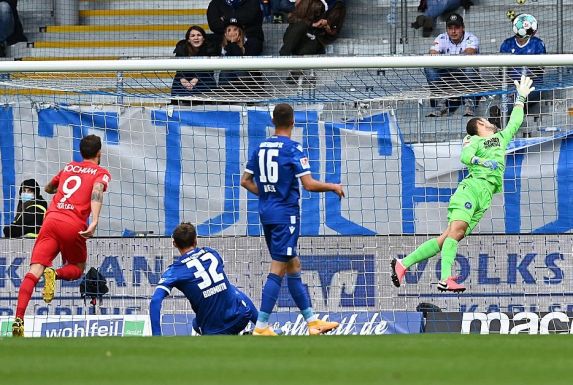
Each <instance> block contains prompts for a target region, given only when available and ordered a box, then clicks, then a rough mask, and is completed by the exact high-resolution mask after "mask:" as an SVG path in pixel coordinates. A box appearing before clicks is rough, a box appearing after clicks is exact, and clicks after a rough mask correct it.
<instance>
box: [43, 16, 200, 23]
mask: <svg viewBox="0 0 573 385" xmlns="http://www.w3.org/2000/svg"><path fill="white" fill-rule="evenodd" d="M206 22H207V18H206V16H204V15H192V14H191V15H187V14H184V15H168V14H165V15H156V16H153V17H151V16H150V15H147V16H146V15H140V16H136V15H133V16H119V15H116V16H112V15H108V16H83V17H80V24H82V25H136V24H137V25H141V24H149V25H154V24H181V25H186V26H190V25H193V24H205V23H206ZM52 24H53V23H52Z"/></svg>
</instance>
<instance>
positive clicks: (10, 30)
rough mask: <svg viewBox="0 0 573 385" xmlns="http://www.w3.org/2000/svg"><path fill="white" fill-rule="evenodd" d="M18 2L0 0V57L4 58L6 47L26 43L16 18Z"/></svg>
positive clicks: (17, 17)
mask: <svg viewBox="0 0 573 385" xmlns="http://www.w3.org/2000/svg"><path fill="white" fill-rule="evenodd" d="M17 6H18V0H0V57H4V56H6V47H8V46H10V45H13V44H16V43H19V42H21V41H28V39H26V36H24V29H23V28H22V23H21V22H20V17H19V16H18V9H17Z"/></svg>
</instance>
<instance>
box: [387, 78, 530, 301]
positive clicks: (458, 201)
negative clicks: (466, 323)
mask: <svg viewBox="0 0 573 385" xmlns="http://www.w3.org/2000/svg"><path fill="white" fill-rule="evenodd" d="M532 84H533V81H532V80H531V79H530V78H528V77H526V76H522V77H521V80H520V81H519V82H518V81H517V80H516V81H515V87H516V89H517V93H518V98H517V102H516V103H515V105H514V108H513V111H512V112H511V117H510V119H509V122H508V124H507V127H506V128H505V129H504V130H503V131H498V128H497V127H496V126H494V125H493V124H491V123H490V122H488V121H487V120H486V119H484V118H473V119H470V120H469V121H468V123H467V126H466V131H467V133H468V135H467V136H466V137H465V138H464V142H463V149H462V155H461V162H462V163H463V164H465V165H466V166H468V169H469V175H468V176H467V177H466V178H465V179H464V180H462V181H461V182H460V184H459V186H458V188H457V189H456V192H455V193H454V195H452V197H451V199H450V204H449V206H448V228H447V229H446V230H445V231H444V232H443V233H442V234H441V235H440V236H439V237H437V238H432V239H430V240H428V241H426V242H424V243H422V244H421V245H420V246H419V247H418V248H417V249H416V250H415V251H414V252H413V253H411V254H409V255H408V256H407V257H406V258H404V259H402V260H398V259H393V260H392V262H391V266H392V283H393V284H394V286H396V287H400V284H401V283H402V280H403V279H404V276H405V275H406V271H407V270H408V268H409V267H410V266H412V265H414V264H416V263H419V262H421V261H424V260H426V259H428V258H431V257H433V256H434V255H436V254H438V253H439V252H440V251H441V252H442V266H441V279H440V282H438V290H440V291H453V292H463V291H464V290H465V287H463V286H462V285H460V284H459V283H457V282H456V277H454V276H452V265H453V264H454V260H455V258H456V253H457V250H458V242H459V241H460V240H462V239H463V238H464V237H465V236H466V235H469V234H470V233H471V232H472V230H473V229H474V227H475V226H476V225H477V224H478V222H479V221H480V219H481V218H482V217H483V214H484V213H485V212H486V210H487V209H488V208H489V206H490V204H491V199H492V196H493V194H496V193H499V192H501V191H502V183H503V173H504V171H505V152H506V150H507V146H508V144H509V142H510V141H511V139H512V138H513V136H514V135H515V133H516V132H517V130H518V129H519V127H520V126H521V123H522V122H523V116H524V113H523V106H524V104H525V101H526V99H527V95H529V93H530V92H531V91H533V90H534V89H535V87H532V86H531V85H532Z"/></svg>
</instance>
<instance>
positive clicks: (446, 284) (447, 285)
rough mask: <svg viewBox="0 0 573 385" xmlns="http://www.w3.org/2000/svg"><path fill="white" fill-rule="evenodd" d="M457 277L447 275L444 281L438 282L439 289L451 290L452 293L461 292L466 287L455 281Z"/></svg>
mask: <svg viewBox="0 0 573 385" xmlns="http://www.w3.org/2000/svg"><path fill="white" fill-rule="evenodd" d="M457 279H458V277H448V279H446V280H445V281H440V282H438V290H439V291H451V292H454V293H463V292H464V291H466V288H465V287H464V286H463V285H460V284H459V283H457V282H456V281H457Z"/></svg>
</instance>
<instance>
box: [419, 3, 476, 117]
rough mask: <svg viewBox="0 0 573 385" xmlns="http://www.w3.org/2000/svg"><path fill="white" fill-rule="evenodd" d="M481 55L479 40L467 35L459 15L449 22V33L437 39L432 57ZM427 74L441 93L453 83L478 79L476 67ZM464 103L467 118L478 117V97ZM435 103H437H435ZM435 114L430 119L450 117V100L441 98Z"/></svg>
mask: <svg viewBox="0 0 573 385" xmlns="http://www.w3.org/2000/svg"><path fill="white" fill-rule="evenodd" d="M478 53H479V39H478V38H477V37H476V36H475V35H474V34H473V33H471V32H466V30H465V26H464V19H463V18H462V17H461V16H460V15H458V14H457V13H452V14H451V15H450V16H448V18H447V20H446V32H445V33H441V34H439V35H438V37H436V38H435V39H434V42H433V43H432V47H431V48H430V52H429V54H430V55H476V54H478ZM424 74H425V75H426V79H427V80H428V84H430V88H431V89H432V88H433V89H434V91H437V90H439V89H440V88H441V87H442V86H443V85H447V84H448V82H449V81H455V82H456V83H460V82H462V84H463V83H464V82H468V81H472V80H475V79H476V78H477V77H478V74H477V73H476V71H475V69H473V68H424ZM462 100H463V101H464V116H474V104H475V101H474V98H473V97H462ZM432 102H434V100H432ZM434 107H435V108H434V111H432V112H431V113H430V114H428V115H427V116H442V115H447V114H448V112H449V110H450V108H449V106H448V101H447V99H444V98H439V99H438V100H437V102H435V106H434Z"/></svg>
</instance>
